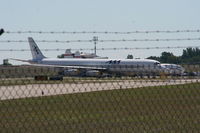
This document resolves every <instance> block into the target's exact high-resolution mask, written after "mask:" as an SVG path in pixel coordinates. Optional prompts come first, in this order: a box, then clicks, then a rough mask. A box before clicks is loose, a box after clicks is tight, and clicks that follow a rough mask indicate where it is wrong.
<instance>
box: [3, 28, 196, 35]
mask: <svg viewBox="0 0 200 133" xmlns="http://www.w3.org/2000/svg"><path fill="white" fill-rule="evenodd" d="M189 32H200V29H197V30H152V31H150V30H149V31H148V30H146V31H140V30H136V31H125V32H123V31H31V30H29V31H5V33H7V34H136V33H145V34H149V33H189Z"/></svg>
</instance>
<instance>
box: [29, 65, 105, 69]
mask: <svg viewBox="0 0 200 133" xmlns="http://www.w3.org/2000/svg"><path fill="white" fill-rule="evenodd" d="M28 65H30V66H36V67H56V68H72V69H92V70H106V69H107V68H104V67H88V66H64V65H46V64H28Z"/></svg>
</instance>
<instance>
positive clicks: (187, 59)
mask: <svg viewBox="0 0 200 133" xmlns="http://www.w3.org/2000/svg"><path fill="white" fill-rule="evenodd" d="M147 59H153V60H157V61H160V62H161V63H173V64H200V49H199V48H187V49H184V50H183V53H182V55H181V56H175V55H174V54H173V53H171V52H162V53H161V56H159V57H157V56H150V57H148V58H147Z"/></svg>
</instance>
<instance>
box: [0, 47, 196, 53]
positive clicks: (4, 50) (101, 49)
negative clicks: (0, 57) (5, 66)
mask: <svg viewBox="0 0 200 133" xmlns="http://www.w3.org/2000/svg"><path fill="white" fill-rule="evenodd" d="M183 48H200V46H174V47H170V46H167V47H133V48H129V47H123V48H97V49H96V50H99V51H104V50H143V49H144V50H150V49H183ZM65 50H66V49H61V48H56V49H41V51H65ZM71 50H74V51H76V50H78V51H88V50H94V48H80V49H71ZM0 51H2V52H9V51H10V52H12V51H22V52H23V51H31V50H30V49H0Z"/></svg>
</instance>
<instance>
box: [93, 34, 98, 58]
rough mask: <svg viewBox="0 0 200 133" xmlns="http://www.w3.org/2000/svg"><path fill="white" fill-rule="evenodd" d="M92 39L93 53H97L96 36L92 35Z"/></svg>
mask: <svg viewBox="0 0 200 133" xmlns="http://www.w3.org/2000/svg"><path fill="white" fill-rule="evenodd" d="M93 41H94V53H95V55H97V47H96V44H97V41H98V37H97V36H94V37H93Z"/></svg>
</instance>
